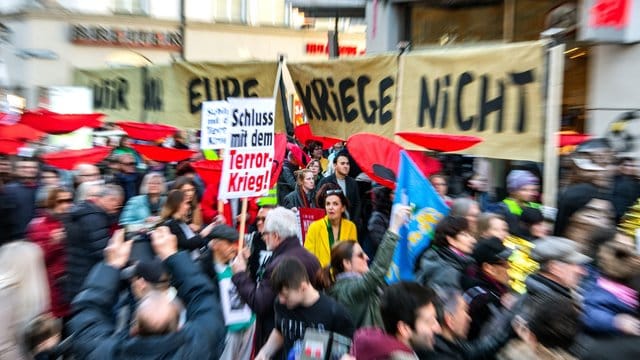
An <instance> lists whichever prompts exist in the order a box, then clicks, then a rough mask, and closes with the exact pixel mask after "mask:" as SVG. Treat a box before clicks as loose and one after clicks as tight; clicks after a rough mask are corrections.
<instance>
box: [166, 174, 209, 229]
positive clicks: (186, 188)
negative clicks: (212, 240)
mask: <svg viewBox="0 0 640 360" xmlns="http://www.w3.org/2000/svg"><path fill="white" fill-rule="evenodd" d="M173 189H175V190H180V191H182V192H183V193H184V196H185V200H186V201H187V202H188V203H189V209H188V211H187V214H186V215H185V217H184V221H185V223H186V224H187V225H189V227H190V228H191V230H193V231H198V230H200V229H201V228H202V210H200V203H199V201H198V197H197V196H196V191H197V187H196V183H195V182H194V181H193V179H191V178H189V177H186V176H181V177H179V178H177V179H176V181H175V183H174V184H173Z"/></svg>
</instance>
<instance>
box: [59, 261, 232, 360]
mask: <svg viewBox="0 0 640 360" xmlns="http://www.w3.org/2000/svg"><path fill="white" fill-rule="evenodd" d="M164 264H165V266H166V267H167V269H168V271H169V273H170V274H171V277H172V280H171V283H172V285H173V286H174V287H176V289H177V290H178V297H179V298H180V299H181V300H182V301H183V302H184V304H185V305H186V311H187V321H186V323H185V324H184V326H183V327H182V328H181V329H180V330H179V331H176V332H172V333H170V334H166V335H158V336H148V337H131V336H129V335H128V334H126V333H124V334H122V336H120V337H118V336H114V331H115V322H114V320H113V317H112V315H111V313H112V311H113V307H114V305H115V304H116V301H117V299H118V295H119V286H118V285H119V283H120V271H119V270H118V269H115V268H113V267H111V266H109V265H107V264H105V263H101V264H98V265H97V266H96V267H95V268H94V269H93V270H92V271H91V273H90V274H89V277H88V281H87V282H86V283H85V287H84V291H83V292H82V293H80V294H79V295H78V297H77V298H76V299H75V300H74V302H73V308H74V313H75V316H74V317H73V318H72V319H71V321H70V324H69V325H70V328H71V330H72V332H73V333H74V334H75V336H76V338H75V341H74V343H73V347H74V349H73V353H74V355H75V356H76V357H77V358H79V359H105V360H106V359H217V358H218V356H219V354H220V353H221V351H222V348H223V346H224V338H225V331H226V330H225V326H224V320H223V317H222V313H221V312H220V303H219V301H218V298H217V297H215V296H214V293H213V290H212V288H211V285H210V283H209V280H208V279H207V278H206V277H205V276H204V274H202V273H201V272H200V270H199V269H198V267H197V266H196V265H195V264H194V263H193V262H192V261H191V260H190V259H189V256H188V255H187V254H186V253H184V252H181V253H177V254H174V255H172V256H170V257H169V258H167V259H166V260H165V261H164Z"/></svg>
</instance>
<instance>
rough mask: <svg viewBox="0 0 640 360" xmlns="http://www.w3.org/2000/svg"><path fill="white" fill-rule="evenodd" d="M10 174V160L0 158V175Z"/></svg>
mask: <svg viewBox="0 0 640 360" xmlns="http://www.w3.org/2000/svg"><path fill="white" fill-rule="evenodd" d="M10 173H11V160H9V159H6V158H0V174H10Z"/></svg>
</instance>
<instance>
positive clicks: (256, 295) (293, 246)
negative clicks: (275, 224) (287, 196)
mask: <svg viewBox="0 0 640 360" xmlns="http://www.w3.org/2000/svg"><path fill="white" fill-rule="evenodd" d="M287 256H290V257H295V258H297V259H298V260H300V261H301V262H302V264H303V265H304V267H305V268H306V269H307V275H308V276H309V279H315V276H316V273H317V272H318V270H319V269H320V264H319V263H318V259H316V257H315V256H313V254H311V253H309V252H308V251H307V250H306V249H305V248H303V247H302V246H301V245H300V240H299V239H298V237H297V236H292V237H289V238H286V239H284V240H283V241H282V242H281V243H280V245H278V247H276V248H275V249H274V250H273V254H272V255H271V258H270V260H269V262H268V263H267V264H266V268H265V271H264V274H263V276H262V277H258V281H254V280H253V279H252V278H251V275H250V274H249V272H248V271H243V272H239V273H236V274H234V275H233V277H232V278H231V281H233V284H234V285H235V286H236V288H237V289H238V294H239V295H240V298H242V300H244V302H245V303H247V305H249V307H250V308H251V310H253V312H254V313H255V314H256V321H257V322H256V335H255V336H256V340H255V342H254V344H255V346H256V349H260V347H262V345H264V343H265V342H266V341H267V339H268V337H269V334H271V330H273V328H274V325H275V324H274V322H275V313H274V308H273V302H274V301H275V299H276V294H275V293H274V292H273V289H272V288H271V283H270V279H271V274H272V273H273V270H274V269H275V268H276V266H278V264H279V263H280V261H282V259H284V258H285V257H287ZM274 358H275V357H274Z"/></svg>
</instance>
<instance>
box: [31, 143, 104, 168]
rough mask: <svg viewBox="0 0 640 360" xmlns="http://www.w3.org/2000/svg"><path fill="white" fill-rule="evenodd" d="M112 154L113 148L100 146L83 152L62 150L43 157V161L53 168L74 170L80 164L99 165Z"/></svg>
mask: <svg viewBox="0 0 640 360" xmlns="http://www.w3.org/2000/svg"><path fill="white" fill-rule="evenodd" d="M110 153H111V148H109V147H105V146H100V147H94V148H91V149H83V150H62V151H56V152H51V153H47V154H44V155H42V160H43V161H44V162H45V163H46V164H47V165H51V166H53V167H57V168H59V169H64V170H73V168H74V167H75V166H76V165H78V164H83V163H84V164H97V163H99V162H100V161H102V160H104V159H105V158H106V157H107V156H109V154H110Z"/></svg>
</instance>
